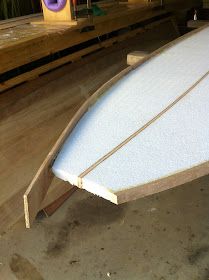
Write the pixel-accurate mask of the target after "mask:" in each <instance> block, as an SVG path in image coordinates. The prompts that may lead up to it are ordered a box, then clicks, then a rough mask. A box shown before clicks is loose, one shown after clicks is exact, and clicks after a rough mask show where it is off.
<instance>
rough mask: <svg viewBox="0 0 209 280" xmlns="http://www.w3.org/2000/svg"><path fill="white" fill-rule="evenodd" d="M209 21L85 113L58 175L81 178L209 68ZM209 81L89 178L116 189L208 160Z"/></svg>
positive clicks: (62, 155)
mask: <svg viewBox="0 0 209 280" xmlns="http://www.w3.org/2000/svg"><path fill="white" fill-rule="evenodd" d="M208 46H209V27H208V28H205V29H204V30H202V31H200V32H199V33H196V34H194V35H192V36H191V37H189V38H187V39H185V40H184V41H181V42H179V43H178V44H176V45H174V46H172V47H171V48H169V49H167V50H165V51H164V52H163V53H161V54H160V55H158V56H156V57H154V58H152V59H151V60H149V61H147V62H146V63H144V64H143V65H142V66H140V67H138V68H137V69H135V70H133V71H131V72H130V73H129V74H128V75H127V76H125V77H124V78H123V79H122V80H120V81H119V82H118V83H117V84H116V85H114V86H113V87H112V88H111V89H110V90H108V91H107V92H106V94H104V95H103V96H102V97H101V98H100V99H99V100H98V101H97V102H96V104H95V105H94V106H93V107H92V108H91V109H90V110H89V111H88V112H87V113H86V114H85V115H84V116H83V117H82V119H81V120H80V121H79V123H78V124H77V126H76V127H75V129H74V130H73V132H72V133H71V135H70V136H69V137H68V139H67V140H66V142H65V144H64V146H63V148H62V150H61V151H60V153H59V155H58V157H57V159H56V161H55V163H54V165H53V172H54V174H55V175H56V176H57V177H59V178H61V179H63V180H65V181H69V182H70V183H73V184H75V185H76V184H77V178H78V176H79V175H80V174H81V173H82V172H83V171H85V170H86V169H87V168H88V167H89V166H91V165H92V164H93V163H95V162H96V161H97V160H98V159H100V158H101V157H102V156H104V155H105V154H107V153H108V152H109V151H111V150H112V149H113V148H115V147H116V146H117V145H118V144H120V143H121V142H122V141H123V140H125V139H126V138H127V137H129V136H130V134H132V133H133V132H135V131H136V130H138V129H139V128H140V127H142V126H143V125H144V124H146V123H147V122H148V121H149V120H151V119H152V118H153V117H154V116H156V115H157V114H158V113H159V112H161V111H162V110H163V109H164V108H165V107H167V106H168V105H169V104H170V103H171V102H173V101H174V100H175V99H176V98H177V97H178V96H180V95H181V94H182V93H183V92H185V91H186V90H187V89H188V88H190V87H191V85H193V84H194V83H195V82H196V81H197V80H198V79H200V78H201V77H202V76H203V75H204V74H205V73H206V72H207V71H208V70H209V55H208ZM208 108H209V84H208V78H207V79H205V80H204V81H203V82H201V83H200V84H199V85H198V87H196V88H195V89H194V90H193V91H192V92H191V93H190V94H189V95H188V96H187V97H185V98H184V99H183V100H182V101H181V102H179V103H178V104H177V105H175V106H174V107H173V108H172V109H171V110H170V111H169V112H167V113H166V114H165V115H163V116H162V117H161V118H160V119H159V120H158V121H157V122H155V123H154V124H152V125H151V126H150V127H148V128H147V129H146V130H145V131H143V132H142V133H141V134H140V135H138V136H137V137H136V138H134V139H133V140H132V141H131V142H129V143H128V144H127V145H126V146H124V147H123V148H122V149H120V150H119V151H118V152H117V153H115V154H114V155H113V156H111V157H110V158H109V159H108V160H106V161H104V162H103V163H102V164H100V165H99V166H98V167H96V168H95V169H94V170H93V171H91V172H90V173H89V174H88V175H87V176H86V177H84V179H83V182H84V185H85V182H86V183H87V182H88V183H89V182H92V183H95V184H98V185H100V186H104V187H107V188H109V189H111V190H112V191H113V192H116V191H119V190H122V189H127V188H129V187H130V186H132V187H133V186H135V185H140V184H143V183H145V182H150V181H152V180H156V179H157V178H161V177H164V176H168V175H170V174H172V173H175V172H178V171H180V170H184V169H187V168H190V167H191V166H194V165H197V164H200V163H202V162H204V161H207V160H209V145H208V142H209V141H208V139H209V125H208V123H209V110H208Z"/></svg>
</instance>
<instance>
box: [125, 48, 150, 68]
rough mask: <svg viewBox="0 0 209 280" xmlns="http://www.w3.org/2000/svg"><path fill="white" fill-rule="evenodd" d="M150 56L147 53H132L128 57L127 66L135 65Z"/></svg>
mask: <svg viewBox="0 0 209 280" xmlns="http://www.w3.org/2000/svg"><path fill="white" fill-rule="evenodd" d="M147 55H148V52H146V51H135V52H131V53H129V54H128V55H127V64H128V65H133V64H135V63H137V62H139V61H141V60H142V59H144V58H145V57H146V56H147Z"/></svg>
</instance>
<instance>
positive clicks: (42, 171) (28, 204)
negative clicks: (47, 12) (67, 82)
mask: <svg viewBox="0 0 209 280" xmlns="http://www.w3.org/2000/svg"><path fill="white" fill-rule="evenodd" d="M204 28H205V26H204V27H202V28H200V29H196V30H194V31H192V32H190V33H188V34H185V35H184V36H182V37H180V38H177V39H176V40H174V41H172V42H170V43H168V44H167V45H165V46H163V47H161V48H159V49H158V50H156V51H154V52H153V53H152V54H150V55H148V56H147V57H145V58H144V59H143V60H141V61H140V62H138V63H136V64H134V65H132V66H129V67H127V68H125V69H124V70H123V71H121V72H120V73H119V74H117V75H116V76H115V77H113V78H112V79H111V80H109V81H108V82H107V83H105V84H104V85H103V86H102V87H101V88H99V89H98V90H97V91H96V92H95V93H94V94H93V95H92V96H91V97H90V98H89V99H87V101H86V102H85V103H84V104H83V105H82V106H81V107H80V109H79V110H78V111H77V113H76V114H75V116H74V117H73V118H72V119H71V121H70V122H69V124H68V126H67V127H66V128H65V130H64V131H63V133H62V134H61V136H60V137H59V139H58V141H57V142H56V144H55V145H54V147H53V148H52V150H51V151H50V153H49V154H48V156H47V157H46V159H45V160H44V162H43V164H42V165H41V167H40V168H39V170H38V172H37V174H36V175H35V177H34V179H33V180H32V182H31V184H30V185H29V187H28V189H27V190H26V192H25V194H24V196H23V200H24V211H25V222H26V228H30V227H31V225H32V222H33V220H34V219H35V217H36V215H37V213H38V211H39V209H40V206H41V203H42V201H43V199H44V197H45V195H46V193H47V191H48V189H49V186H50V183H51V181H52V179H53V177H54V175H53V174H52V171H51V166H52V165H53V162H54V160H55V158H56V156H57V154H58V153H59V150H60V149H61V147H62V145H63V144H64V142H65V140H66V138H67V137H68V136H69V134H70V133H71V131H72V130H73V128H74V127H75V126H76V124H77V123H78V121H79V120H80V119H81V117H82V116H83V115H84V114H85V112H86V111H87V110H88V109H89V108H90V107H91V106H92V105H93V104H94V103H95V102H96V100H97V99H98V98H99V97H100V96H101V95H102V94H103V93H104V92H106V91H107V90H108V89H109V88H110V87H112V86H113V85H114V84H115V83H117V82H118V81H119V80H120V79H121V78H123V77H124V76H125V75H127V74H128V73H130V72H131V71H132V70H133V69H135V68H137V67H139V66H140V65H142V64H143V63H144V62H146V61H148V60H149V59H151V58H153V57H155V56H158V55H159V54H160V53H161V52H162V51H164V50H166V49H168V48H170V47H172V46H173V45H174V44H177V43H178V42H180V41H182V40H184V39H185V38H188V37H190V36H192V35H194V34H196V33H197V32H199V31H200V30H202V29H204ZM208 167H209V163H208V162H207V163H205V164H204V165H201V166H197V167H195V168H192V169H190V170H187V171H184V172H182V173H179V174H175V175H172V176H170V177H167V178H165V179H162V180H159V181H156V182H154V183H151V184H148V185H145V186H144V187H143V188H142V191H141V192H142V193H138V194H136V192H135V191H134V190H130V191H129V194H128V196H129V198H128V199H127V197H126V193H123V192H121V193H118V195H119V199H118V201H119V203H122V202H124V201H128V200H131V199H133V197H134V198H139V197H142V196H145V195H148V194H152V193H154V192H155V189H154V187H156V186H158V189H159V190H165V189H169V188H171V187H175V186H177V185H180V184H183V183H186V182H189V181H191V180H194V179H197V178H198V177H200V176H203V175H206V174H208V173H209V168H208ZM145 190H148V191H145Z"/></svg>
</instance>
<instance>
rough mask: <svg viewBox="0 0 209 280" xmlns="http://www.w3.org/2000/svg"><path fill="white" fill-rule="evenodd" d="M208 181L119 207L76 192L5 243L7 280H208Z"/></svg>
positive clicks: (0, 250) (0, 256) (3, 274)
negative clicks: (46, 216)
mask: <svg viewBox="0 0 209 280" xmlns="http://www.w3.org/2000/svg"><path fill="white" fill-rule="evenodd" d="M208 186H209V177H204V178H201V179H200V180H197V181H194V182H192V183H189V184H186V185H184V186H181V187H178V188H175V189H172V190H169V191H165V192H162V193H159V194H156V195H153V196H150V197H146V198H143V199H139V200H136V201H133V202H130V203H126V204H123V205H120V206H115V205H113V204H111V203H110V202H108V201H105V200H103V199H101V198H98V197H96V196H93V195H90V194H89V193H87V192H85V191H81V190H78V191H77V192H76V193H75V194H74V195H73V196H72V197H71V198H70V199H69V200H68V201H67V202H66V203H65V204H64V205H63V207H61V208H60V209H59V210H58V211H57V212H56V213H55V214H54V215H53V216H52V217H50V218H43V219H40V218H39V219H38V220H37V221H36V222H35V224H34V226H33V228H32V229H31V230H24V229H23V226H22V225H23V221H20V222H19V223H18V224H17V225H16V226H15V227H14V228H13V229H11V230H10V231H8V232H7V233H5V234H3V235H2V236H1V238H0V279H2V280H7V279H8V280H10V279H11V280H13V279H18V280H26V279H27V280H43V279H45V280H55V279H59V280H67V279H75V280H76V279H78V280H80V279H88V280H90V279H91V280H97V279H114V280H126V279H129V280H138V279H144V280H145V279H146V280H155V279H157V280H164V279H172V280H173V279H188V280H197V279H200V280H206V279H209V235H208V230H209V203H208V201H209V188H208Z"/></svg>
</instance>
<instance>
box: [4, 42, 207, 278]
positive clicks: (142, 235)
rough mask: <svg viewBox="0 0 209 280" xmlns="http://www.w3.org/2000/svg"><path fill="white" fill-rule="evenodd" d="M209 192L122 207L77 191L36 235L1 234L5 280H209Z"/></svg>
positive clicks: (180, 191)
mask: <svg viewBox="0 0 209 280" xmlns="http://www.w3.org/2000/svg"><path fill="white" fill-rule="evenodd" d="M147 42H148V43H149V40H148V41H147ZM151 45H153V37H152V39H150V46H151ZM122 59H125V58H124V57H123V58H122ZM208 186H209V176H208V177H204V178H201V179H199V180H197V181H195V182H192V183H189V184H186V185H184V186H181V187H178V188H175V189H172V190H169V191H165V192H162V193H159V194H156V195H153V196H150V197H146V198H143V199H140V200H137V201H133V202H130V203H126V204H123V205H120V206H116V205H113V204H111V203H110V202H108V201H105V200H103V199H100V198H98V197H96V196H93V195H90V194H89V193H87V192H85V191H82V190H78V191H77V192H75V194H74V195H73V196H72V197H71V198H70V199H69V200H68V201H66V203H65V204H64V205H63V206H62V207H61V208H60V209H59V210H58V211H57V212H56V213H55V214H54V215H53V216H52V217H50V218H45V217H43V216H39V217H38V219H37V220H36V222H35V224H34V226H33V228H32V229H31V230H25V228H24V222H23V220H21V221H19V222H18V223H17V224H16V225H14V227H12V228H11V229H10V230H8V231H7V232H4V233H2V234H1V235H0V280H55V279H56V280H57V279H59V280H68V279H72V280H99V279H113V280H139V279H140V280H167V279H169V280H170V279H171V280H174V279H179V280H182V279H183V280H187V279H188V280H206V279H209V235H208V230H209V203H208V201H209V187H208Z"/></svg>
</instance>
